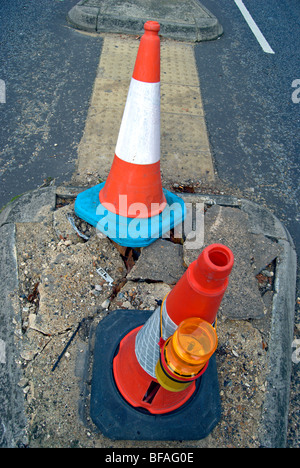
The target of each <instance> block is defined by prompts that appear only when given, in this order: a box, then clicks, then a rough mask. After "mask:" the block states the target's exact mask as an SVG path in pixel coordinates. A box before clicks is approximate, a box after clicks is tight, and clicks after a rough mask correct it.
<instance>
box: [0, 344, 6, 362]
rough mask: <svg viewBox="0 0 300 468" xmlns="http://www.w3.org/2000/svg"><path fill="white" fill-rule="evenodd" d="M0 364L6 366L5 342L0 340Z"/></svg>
mask: <svg viewBox="0 0 300 468" xmlns="http://www.w3.org/2000/svg"><path fill="white" fill-rule="evenodd" d="M0 364H6V352H5V341H3V340H1V338H0Z"/></svg>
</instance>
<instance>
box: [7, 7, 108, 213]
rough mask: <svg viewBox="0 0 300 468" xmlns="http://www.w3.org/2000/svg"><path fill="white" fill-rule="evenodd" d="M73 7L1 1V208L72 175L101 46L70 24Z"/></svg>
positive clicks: (99, 40)
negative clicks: (52, 179) (19, 196)
mask: <svg viewBox="0 0 300 468" xmlns="http://www.w3.org/2000/svg"><path fill="white" fill-rule="evenodd" d="M75 4H76V0H53V1H49V0H40V1H38V2H26V1H25V0H14V1H13V2H4V1H3V2H0V25H1V27H0V49H1V56H0V80H2V82H1V83H2V85H3V82H4V83H5V91H6V93H5V96H3V89H2V88H0V208H1V207H2V206H3V205H5V204H6V203H7V202H8V201H10V200H11V199H12V198H13V197H15V196H17V195H20V194H22V193H24V192H26V191H28V190H31V189H33V188H36V187H39V186H40V185H42V184H43V183H44V180H47V179H48V178H54V179H55V181H56V183H58V184H59V183H62V182H64V181H68V180H70V178H71V175H72V174H73V172H74V168H75V163H76V157H77V151H76V149H77V145H78V143H79V141H80V139H81V137H82V132H83V129H84V123H85V118H86V113H87V110H88V105H89V99H90V96H91V92H92V86H93V83H94V79H95V74H96V69H97V66H98V62H99V55H100V52H101V46H102V39H101V38H100V37H92V36H90V35H84V34H82V33H79V32H77V31H75V30H74V29H71V28H68V27H67V24H66V13H67V12H68V11H69V10H70V8H72V6H74V5H75ZM4 97H5V99H4ZM3 101H5V102H3Z"/></svg>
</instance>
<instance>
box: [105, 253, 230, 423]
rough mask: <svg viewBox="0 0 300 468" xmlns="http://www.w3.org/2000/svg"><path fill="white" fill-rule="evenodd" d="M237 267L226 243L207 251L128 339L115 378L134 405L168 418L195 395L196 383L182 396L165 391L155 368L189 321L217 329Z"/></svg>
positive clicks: (122, 347)
mask: <svg viewBox="0 0 300 468" xmlns="http://www.w3.org/2000/svg"><path fill="white" fill-rule="evenodd" d="M233 262H234V258H233V253H232V251H231V250H230V249H229V248H228V247H226V246H224V245H222V244H212V245H210V246H208V247H206V248H205V249H204V250H203V251H202V253H201V254H200V256H199V257H198V259H197V260H195V261H194V262H193V263H192V264H191V265H190V266H189V268H188V269H187V271H186V272H185V273H184V275H183V276H182V277H181V278H180V280H179V281H178V283H177V284H176V285H175V286H174V288H173V289H172V291H171V292H170V293H169V294H168V295H167V296H166V297H165V299H164V301H163V303H162V305H161V307H159V308H157V309H156V311H155V312H154V313H153V314H152V315H151V317H150V318H149V319H148V320H147V322H146V323H145V324H144V325H143V327H140V328H139V329H135V330H133V331H132V332H130V333H129V334H128V335H126V336H125V337H124V338H123V340H122V341H121V343H120V349H119V353H118V354H117V356H116V357H115V359H114V378H115V382H116V384H117V387H118V389H119V391H120V393H121V394H122V395H123V397H124V398H125V399H126V400H127V401H129V402H130V404H131V405H132V406H136V407H143V408H147V409H148V411H150V412H152V413H156V414H163V413H167V412H169V411H172V410H174V409H177V408H179V407H180V406H181V405H183V403H185V402H186V401H187V399H189V398H190V396H191V395H192V394H193V393H194V391H195V388H196V387H195V381H193V382H192V383H191V384H190V385H189V386H188V387H187V388H184V389H183V390H182V391H178V392H177V391H175V392H172V391H169V390H167V389H165V388H163V387H162V386H159V384H158V381H157V378H156V372H155V369H156V365H157V363H158V361H159V359H160V354H161V353H160V347H162V346H163V345H164V342H165V340H167V339H168V338H169V337H170V336H172V335H173V334H174V333H175V331H176V330H177V328H178V326H179V325H180V323H182V321H184V320H185V319H187V318H190V317H199V318H201V319H203V320H205V321H206V322H208V323H211V324H212V323H213V322H214V321H215V319H216V315H217V311H218V308H219V306H220V303H221V301H222V298H223V296H224V293H225V291H226V288H227V285H228V276H229V275H230V272H231V270H232V267H233ZM155 384H157V385H156V386H155ZM146 390H147V391H146ZM150 390H152V391H153V392H155V391H156V392H157V394H156V396H155V399H153V402H152V404H151V405H150V404H149V402H148V401H147V397H145V395H147V392H150ZM150 393H151V392H150ZM145 400H146V401H145Z"/></svg>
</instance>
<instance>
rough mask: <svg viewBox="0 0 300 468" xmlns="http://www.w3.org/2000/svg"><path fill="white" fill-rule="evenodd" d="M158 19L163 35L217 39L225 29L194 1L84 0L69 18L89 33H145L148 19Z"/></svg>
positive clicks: (185, 38) (188, 38)
mask: <svg viewBox="0 0 300 468" xmlns="http://www.w3.org/2000/svg"><path fill="white" fill-rule="evenodd" d="M150 19H151V20H154V21H158V22H159V23H160V25H161V30H160V34H161V35H162V36H164V37H168V38H172V39H177V40H183V41H193V42H199V41H207V40H212V39H216V38H217V37H219V36H220V35H221V34H222V32H223V29H222V26H221V25H220V23H219V21H218V20H217V18H216V17H215V16H214V15H213V14H212V13H210V12H209V11H208V9H207V8H205V7H204V6H203V5H202V4H201V3H199V2H198V1H195V0H186V1H184V2H182V1H181V0H160V1H159V2H153V1H152V0H126V1H124V0H82V1H80V2H79V3H77V5H75V6H74V7H73V8H72V9H71V10H70V11H69V13H68V21H69V23H70V24H71V25H73V26H75V27H76V28H78V29H83V30H85V31H90V32H98V33H101V32H105V33H125V34H142V32H143V25H144V23H145V22H146V21H147V20H150Z"/></svg>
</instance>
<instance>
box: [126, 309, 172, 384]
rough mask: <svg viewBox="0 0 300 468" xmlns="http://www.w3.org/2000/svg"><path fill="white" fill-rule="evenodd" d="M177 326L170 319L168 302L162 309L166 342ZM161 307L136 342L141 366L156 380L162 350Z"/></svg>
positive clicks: (136, 350) (136, 353) (144, 327)
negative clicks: (167, 307)
mask: <svg viewBox="0 0 300 468" xmlns="http://www.w3.org/2000/svg"><path fill="white" fill-rule="evenodd" d="M176 328H177V325H176V324H175V323H174V322H173V321H172V320H171V319H170V317H169V316H168V313H167V309H166V301H164V303H163V309H162V334H163V338H164V340H166V339H167V338H169V336H171V335H173V333H174V332H175V330H176ZM159 339H160V307H158V308H157V309H156V310H155V312H154V313H153V314H152V315H151V317H150V318H149V319H148V320H147V322H146V323H145V325H144V326H143V328H141V330H140V331H139V332H138V334H137V336H136V340H135V355H136V358H137V360H138V362H139V364H140V366H141V367H142V368H143V369H144V371H146V372H147V374H149V375H151V377H153V378H155V366H156V363H157V361H158V359H159V352H160V348H159V345H158V342H159Z"/></svg>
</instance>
